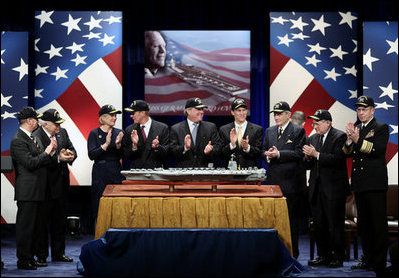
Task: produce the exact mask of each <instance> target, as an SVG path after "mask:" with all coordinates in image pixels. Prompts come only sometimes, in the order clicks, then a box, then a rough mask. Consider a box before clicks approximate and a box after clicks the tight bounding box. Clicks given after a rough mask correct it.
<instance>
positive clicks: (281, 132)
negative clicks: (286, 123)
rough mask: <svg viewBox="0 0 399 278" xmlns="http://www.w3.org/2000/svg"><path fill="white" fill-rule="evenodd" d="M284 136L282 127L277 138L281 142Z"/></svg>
mask: <svg viewBox="0 0 399 278" xmlns="http://www.w3.org/2000/svg"><path fill="white" fill-rule="evenodd" d="M282 135H283V128H282V127H280V128H279V129H278V137H277V140H280V138H281V136H282Z"/></svg>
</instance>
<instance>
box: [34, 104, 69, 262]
mask: <svg viewBox="0 0 399 278" xmlns="http://www.w3.org/2000/svg"><path fill="white" fill-rule="evenodd" d="M64 121H65V120H64V119H62V118H61V117H60V114H59V113H58V111H57V110H56V109H48V110H46V111H44V112H43V116H42V118H41V119H40V122H41V127H40V128H38V129H37V130H36V131H35V132H33V134H34V135H35V136H37V137H38V138H39V140H40V141H41V142H42V143H43V144H44V145H47V144H49V143H50V142H54V144H56V146H57V148H56V149H55V150H53V152H52V153H50V155H52V157H53V159H52V163H51V164H50V165H48V166H47V186H46V198H45V201H44V203H43V205H42V206H40V208H39V216H40V217H39V220H38V221H39V225H40V228H41V229H42V232H41V233H40V234H39V235H40V236H39V237H38V238H37V240H36V243H37V246H36V250H35V253H36V256H37V262H38V266H46V265H47V262H46V259H47V257H48V255H49V251H48V241H49V240H48V234H49V233H50V242H51V243H50V246H51V257H52V261H53V262H54V261H57V262H72V261H73V259H71V258H69V257H67V256H66V255H65V234H66V209H67V201H68V199H67V198H68V191H69V183H70V180H69V169H68V164H69V165H72V163H73V161H74V160H75V159H76V157H77V154H76V150H75V148H74V146H73V145H72V142H71V140H70V139H69V136H68V133H67V131H66V130H65V129H64V128H61V126H60V125H61V123H63V122H64Z"/></svg>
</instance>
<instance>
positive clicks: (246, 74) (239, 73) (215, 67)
mask: <svg viewBox="0 0 399 278" xmlns="http://www.w3.org/2000/svg"><path fill="white" fill-rule="evenodd" d="M190 58H191V59H193V60H195V61H198V62H200V63H202V64H205V65H207V66H209V67H211V68H214V69H217V70H223V71H227V72H230V73H233V74H235V75H238V76H241V77H243V78H250V74H249V71H238V70H233V69H229V68H226V67H221V66H215V65H213V64H210V63H207V62H205V61H204V60H201V59H198V58H195V57H190Z"/></svg>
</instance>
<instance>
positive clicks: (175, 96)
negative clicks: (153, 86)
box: [145, 91, 213, 104]
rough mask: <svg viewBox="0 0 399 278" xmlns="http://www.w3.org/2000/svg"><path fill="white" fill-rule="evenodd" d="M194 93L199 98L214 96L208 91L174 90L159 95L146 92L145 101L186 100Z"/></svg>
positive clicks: (167, 101) (166, 101)
mask: <svg viewBox="0 0 399 278" xmlns="http://www.w3.org/2000/svg"><path fill="white" fill-rule="evenodd" d="M193 94H195V97H199V98H207V97H210V96H213V94H211V93H210V92H208V91H180V92H174V93H170V94H167V95H158V94H151V93H148V92H147V93H146V94H145V101H147V102H149V103H153V104H155V103H165V104H166V103H169V102H173V101H178V100H185V99H189V98H191V97H193Z"/></svg>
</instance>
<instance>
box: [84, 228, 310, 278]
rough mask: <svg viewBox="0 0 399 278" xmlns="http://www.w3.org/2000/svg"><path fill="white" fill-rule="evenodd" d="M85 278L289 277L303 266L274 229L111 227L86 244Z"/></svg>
mask: <svg viewBox="0 0 399 278" xmlns="http://www.w3.org/2000/svg"><path fill="white" fill-rule="evenodd" d="M79 258H80V261H81V264H82V269H81V272H82V274H84V275H87V276H129V277H134V276H147V277H159V276H180V277H187V276H197V277H198V276H201V277H202V276H237V277H238V276H239V277H249V276H290V275H293V274H294V275H295V274H297V273H300V272H301V271H303V269H304V267H303V266H302V265H301V264H300V263H299V262H298V261H297V260H295V259H294V258H292V257H291V256H290V254H289V252H288V250H287V248H286V247H285V246H284V244H283V243H282V242H281V241H280V239H279V238H278V234H277V231H276V230H274V229H109V230H108V231H107V232H106V233H105V234H104V235H103V236H102V237H101V238H100V239H97V240H93V241H90V242H88V243H87V244H85V245H83V246H82V250H81V254H80V257H79Z"/></svg>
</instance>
